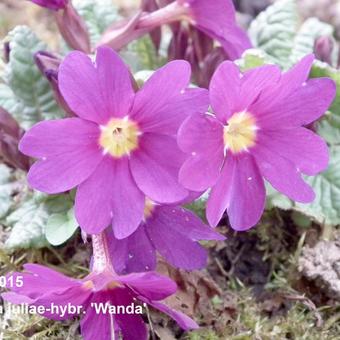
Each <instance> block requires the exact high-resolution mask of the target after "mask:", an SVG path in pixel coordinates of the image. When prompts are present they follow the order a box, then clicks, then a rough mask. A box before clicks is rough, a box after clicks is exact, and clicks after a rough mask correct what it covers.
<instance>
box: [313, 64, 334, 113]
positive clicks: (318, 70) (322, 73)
mask: <svg viewBox="0 0 340 340" xmlns="http://www.w3.org/2000/svg"><path fill="white" fill-rule="evenodd" d="M310 76H311V77H312V78H321V77H329V78H332V79H333V80H334V81H335V83H336V85H337V93H336V98H335V100H334V102H333V104H332V106H331V107H330V109H329V110H330V111H331V112H332V113H334V114H336V115H338V116H340V71H338V70H336V69H335V68H333V67H331V66H329V65H328V64H326V63H323V62H321V61H316V62H314V64H313V67H312V71H311V74H310Z"/></svg>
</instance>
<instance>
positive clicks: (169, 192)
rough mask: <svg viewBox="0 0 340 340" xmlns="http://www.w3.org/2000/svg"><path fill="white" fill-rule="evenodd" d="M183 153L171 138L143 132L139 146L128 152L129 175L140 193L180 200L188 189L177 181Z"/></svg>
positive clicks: (158, 199) (164, 200) (157, 198)
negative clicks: (132, 151)
mask: <svg viewBox="0 0 340 340" xmlns="http://www.w3.org/2000/svg"><path fill="white" fill-rule="evenodd" d="M183 161H184V154H183V153H182V152H181V151H180V150H179V148H178V146H177V143H176V141H175V139H174V138H171V137H169V136H163V135H156V134H150V133H146V134H144V135H143V136H142V137H141V139H140V149H139V150H138V151H136V152H134V153H133V154H132V155H131V160H130V166H131V172H132V175H133V177H134V179H135V181H136V183H137V185H138V187H139V188H140V189H141V190H142V191H143V193H144V194H145V195H146V196H147V197H149V198H151V199H152V200H153V201H156V202H160V203H173V202H177V201H180V200H182V199H184V198H185V197H186V196H187V195H188V191H187V190H185V189H184V188H183V187H182V186H180V185H179V184H178V172H179V168H180V166H181V165H182V163H183Z"/></svg>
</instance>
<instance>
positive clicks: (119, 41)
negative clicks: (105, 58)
mask: <svg viewBox="0 0 340 340" xmlns="http://www.w3.org/2000/svg"><path fill="white" fill-rule="evenodd" d="M183 18H185V19H188V20H189V19H190V15H189V11H188V7H186V6H184V5H180V4H179V3H178V2H177V1H175V2H173V3H171V4H169V5H168V6H166V7H163V8H161V9H159V10H157V11H155V12H152V13H141V12H140V13H138V14H137V15H135V16H134V17H133V18H132V19H131V20H129V22H127V23H126V24H124V25H115V26H114V27H112V28H111V29H109V30H108V31H107V32H105V33H104V34H103V36H102V37H101V39H100V41H99V43H98V45H97V46H100V45H109V46H111V47H112V48H113V49H115V50H119V49H121V48H122V47H124V46H126V45H128V44H129V43H130V42H132V41H133V40H136V39H139V38H140V37H142V36H143V35H145V34H147V33H149V32H151V31H152V30H153V29H154V28H156V27H160V26H162V25H165V24H169V23H172V22H175V21H179V20H181V19H183Z"/></svg>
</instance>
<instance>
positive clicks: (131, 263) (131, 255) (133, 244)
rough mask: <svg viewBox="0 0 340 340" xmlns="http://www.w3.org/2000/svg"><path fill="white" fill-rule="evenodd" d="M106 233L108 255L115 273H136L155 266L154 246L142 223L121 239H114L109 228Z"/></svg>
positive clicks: (152, 268)
mask: <svg viewBox="0 0 340 340" xmlns="http://www.w3.org/2000/svg"><path fill="white" fill-rule="evenodd" d="M107 235H108V240H109V242H108V248H109V252H110V257H111V259H112V263H113V266H114V269H115V271H116V273H118V274H129V273H138V272H145V271H148V270H154V269H155V268H156V252H155V248H154V246H153V245H152V244H151V241H150V239H149V237H148V236H147V234H146V232H145V229H144V226H143V225H140V226H139V227H138V229H137V230H136V231H135V232H134V233H133V234H131V235H130V236H129V237H126V238H124V239H122V240H118V239H116V238H115V237H114V235H113V232H112V230H111V229H107Z"/></svg>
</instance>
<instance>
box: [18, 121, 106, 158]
mask: <svg viewBox="0 0 340 340" xmlns="http://www.w3.org/2000/svg"><path fill="white" fill-rule="evenodd" d="M99 133H100V130H99V128H98V125H96V124H94V123H92V122H88V121H86V120H83V119H79V118H66V119H59V120H47V121H43V122H39V123H37V124H35V125H34V126H33V127H32V128H31V129H30V130H29V131H27V132H26V133H25V135H24V136H23V138H22V139H21V141H20V144H19V150H20V151H21V152H22V153H24V154H25V155H28V156H31V157H36V158H43V157H47V156H51V155H58V154H62V153H67V152H72V151H75V150H77V149H78V148H81V147H85V146H90V147H93V146H95V145H97V143H98V138H99Z"/></svg>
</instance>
